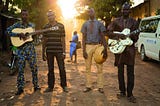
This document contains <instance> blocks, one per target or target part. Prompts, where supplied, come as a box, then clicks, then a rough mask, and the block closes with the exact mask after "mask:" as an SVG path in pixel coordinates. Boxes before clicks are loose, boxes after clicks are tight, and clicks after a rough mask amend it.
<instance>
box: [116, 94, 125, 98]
mask: <svg viewBox="0 0 160 106" xmlns="http://www.w3.org/2000/svg"><path fill="white" fill-rule="evenodd" d="M124 97H126V94H125V93H119V94H117V98H118V99H120V98H124Z"/></svg>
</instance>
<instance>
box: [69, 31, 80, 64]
mask: <svg viewBox="0 0 160 106" xmlns="http://www.w3.org/2000/svg"><path fill="white" fill-rule="evenodd" d="M77 44H78V35H77V31H74V32H73V36H72V40H71V41H70V58H71V62H74V63H77ZM73 56H75V59H74V61H73Z"/></svg>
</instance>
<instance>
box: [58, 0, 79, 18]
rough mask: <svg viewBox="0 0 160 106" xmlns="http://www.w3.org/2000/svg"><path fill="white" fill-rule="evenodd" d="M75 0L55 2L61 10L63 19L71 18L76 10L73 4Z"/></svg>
mask: <svg viewBox="0 0 160 106" xmlns="http://www.w3.org/2000/svg"><path fill="white" fill-rule="evenodd" d="M76 1H77V0H58V2H57V4H58V5H59V6H60V8H61V10H62V15H63V17H64V18H65V19H70V18H73V17H74V16H75V15H76V13H77V11H76V9H75V8H74V4H75V2H76Z"/></svg>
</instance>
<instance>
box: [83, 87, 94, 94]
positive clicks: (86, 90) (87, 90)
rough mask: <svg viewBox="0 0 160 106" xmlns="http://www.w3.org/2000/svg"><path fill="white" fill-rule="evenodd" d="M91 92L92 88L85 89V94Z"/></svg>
mask: <svg viewBox="0 0 160 106" xmlns="http://www.w3.org/2000/svg"><path fill="white" fill-rule="evenodd" d="M91 90H92V89H91V88H88V87H86V88H84V90H83V92H84V93H86V92H89V91H91Z"/></svg>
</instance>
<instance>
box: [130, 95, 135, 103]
mask: <svg viewBox="0 0 160 106" xmlns="http://www.w3.org/2000/svg"><path fill="white" fill-rule="evenodd" d="M128 101H129V102H132V103H136V98H135V97H134V96H130V97H128Z"/></svg>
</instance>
